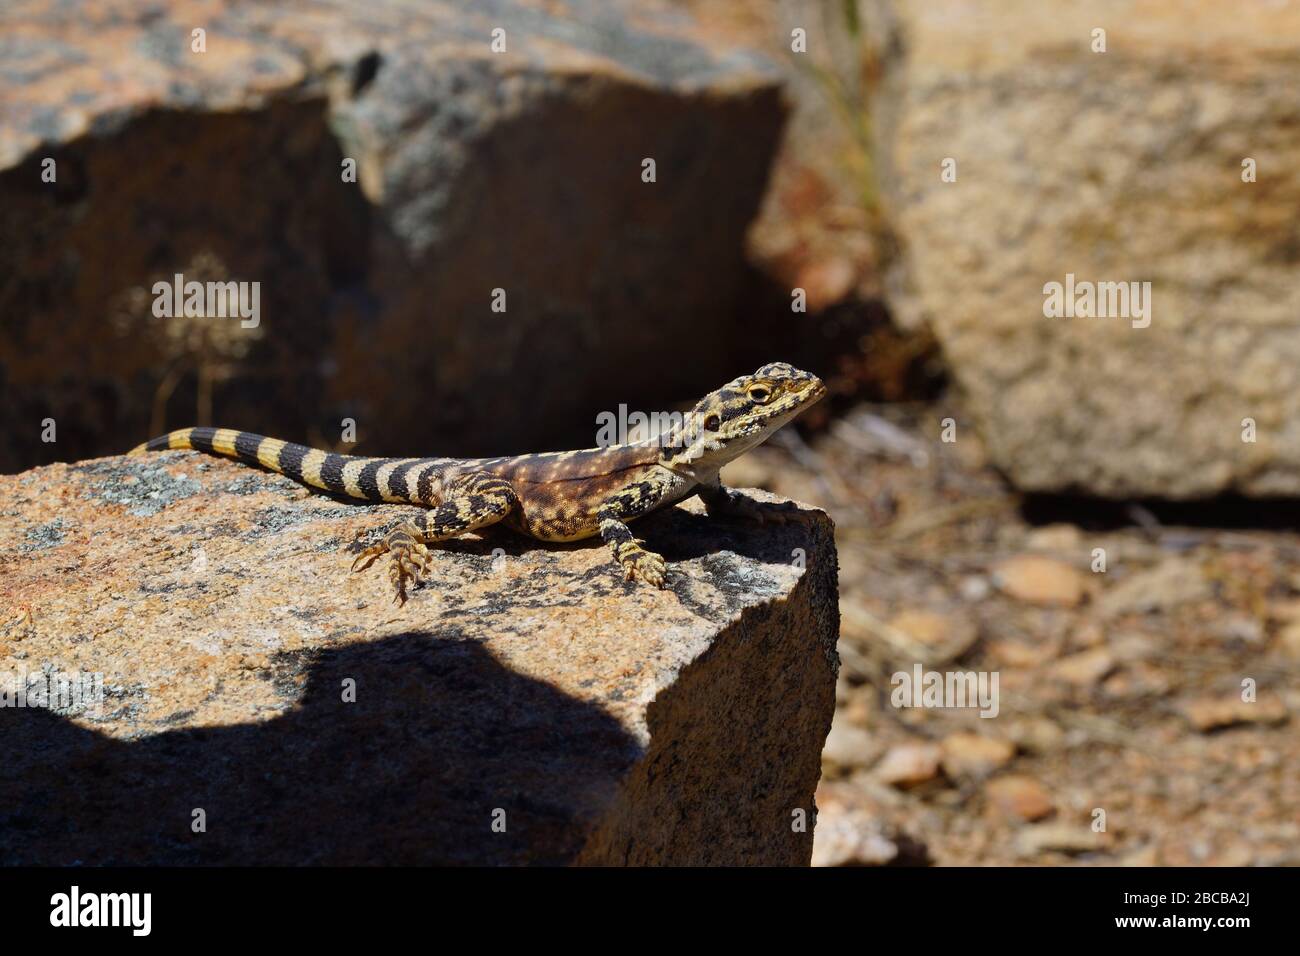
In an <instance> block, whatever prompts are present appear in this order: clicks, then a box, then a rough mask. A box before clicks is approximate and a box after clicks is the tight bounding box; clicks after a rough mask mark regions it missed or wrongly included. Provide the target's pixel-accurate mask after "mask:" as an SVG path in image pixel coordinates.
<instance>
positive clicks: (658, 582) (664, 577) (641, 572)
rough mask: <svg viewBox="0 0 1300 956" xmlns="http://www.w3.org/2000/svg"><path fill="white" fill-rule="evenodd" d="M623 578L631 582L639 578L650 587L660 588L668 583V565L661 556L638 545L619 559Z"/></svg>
mask: <svg viewBox="0 0 1300 956" xmlns="http://www.w3.org/2000/svg"><path fill="white" fill-rule="evenodd" d="M619 563H620V564H622V565H623V576H624V577H625V578H627V580H629V581H632V580H635V579H637V578H640V579H641V580H642V581H644V582H645V583H646V584H648V585H650V586H651V587H656V588H662V587H664V586H665V585H666V584H667V583H668V565H667V563H666V562H665V561H664V559H663V555H661V554H655V553H654V552H653V551H647V550H645V549H644V548H642V547H640V546H639V545H638V546H637V547H636V549H635V550H629V551H628V552H627V553H626V554H624V555H623V556H622V557H620V558H619Z"/></svg>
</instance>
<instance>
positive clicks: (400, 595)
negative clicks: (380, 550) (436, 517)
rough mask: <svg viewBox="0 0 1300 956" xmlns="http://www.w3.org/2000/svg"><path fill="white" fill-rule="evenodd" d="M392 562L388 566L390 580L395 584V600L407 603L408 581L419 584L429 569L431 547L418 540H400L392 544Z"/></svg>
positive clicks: (399, 602)
mask: <svg viewBox="0 0 1300 956" xmlns="http://www.w3.org/2000/svg"><path fill="white" fill-rule="evenodd" d="M389 550H390V551H391V552H392V555H393V559H392V563H391V564H389V566H388V580H389V581H390V582H392V585H393V600H394V601H396V602H397V603H398V604H399V605H401V604H405V603H406V582H407V581H414V582H415V583H416V584H419V583H420V582H421V581H422V580H423V579H424V575H425V573H426V572H427V571H428V570H429V564H430V557H429V549H428V548H426V547H425V546H424V545H423V544H421V543H420V542H418V541H410V542H406V541H403V542H399V543H397V544H394V545H392V546H391V547H390V548H389Z"/></svg>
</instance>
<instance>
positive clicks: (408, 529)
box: [352, 523, 432, 604]
mask: <svg viewBox="0 0 1300 956" xmlns="http://www.w3.org/2000/svg"><path fill="white" fill-rule="evenodd" d="M419 534H420V530H419V529H418V528H416V527H415V526H414V525H411V524H409V523H408V524H406V525H403V526H402V527H400V528H398V529H397V530H395V531H393V532H391V533H390V534H389V535H387V536H386V537H385V538H384V540H383V541H380V542H379V543H378V544H373V545H371V546H370V547H368V548H366V549H365V550H364V551H362V552H361V553H360V554H358V555H357V557H356V560H354V561H353V562H352V570H353V571H364V570H366V569H367V568H369V567H370V566H371V565H372V564H374V563H375V559H376V558H378V557H379V556H380V555H383V554H388V555H391V561H390V563H389V565H388V580H389V581H390V582H391V583H392V585H393V600H394V601H395V602H396V603H398V604H405V603H406V586H407V583H408V582H414V583H416V584H419V583H420V582H421V581H422V580H423V578H424V575H425V574H426V573H428V571H429V568H430V566H431V565H432V556H431V555H430V554H429V549H428V548H426V547H425V546H424V543H423V542H421V541H420V540H419V537H418V535H419Z"/></svg>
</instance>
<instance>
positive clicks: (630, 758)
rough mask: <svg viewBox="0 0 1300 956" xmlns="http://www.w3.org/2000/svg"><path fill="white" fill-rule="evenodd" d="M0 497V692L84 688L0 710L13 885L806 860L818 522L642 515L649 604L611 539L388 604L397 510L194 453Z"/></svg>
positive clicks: (823, 708)
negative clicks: (53, 869) (379, 540)
mask: <svg viewBox="0 0 1300 956" xmlns="http://www.w3.org/2000/svg"><path fill="white" fill-rule="evenodd" d="M759 494H761V493H759ZM0 501H3V502H4V505H3V509H2V510H0V605H2V608H3V613H4V623H3V624H0V680H3V681H4V682H6V683H5V686H4V687H3V688H0V689H3V690H6V691H7V692H9V693H16V684H17V682H18V680H19V679H20V676H21V678H22V679H23V680H24V681H25V682H26V683H27V684H28V685H30V684H31V680H32V677H33V675H37V676H39V675H41V674H46V675H79V674H94V675H99V676H98V678H97V680H98V681H99V682H100V686H101V687H102V695H101V696H102V701H99V702H95V701H93V700H91V701H84V700H83V701H80V702H77V701H73V702H71V703H70V704H69V705H68V706H63V707H57V706H56V707H55V708H54V709H48V708H38V707H25V708H15V707H6V708H0V749H3V751H4V753H5V754H6V773H5V775H4V779H5V783H3V784H0V859H3V860H4V862H8V863H18V862H23V863H48V864H66V863H71V862H74V861H80V862H82V863H87V864H100V863H142V862H157V863H444V862H462V863H499V864H505V863H525V862H527V863H564V862H586V863H623V862H637V863H655V862H663V863H670V862H675V863H703V862H723V863H726V862H737V863H739V862H758V863H763V862H767V863H807V862H808V860H809V857H810V855H811V850H812V822H813V818H814V809H813V803H812V795H813V790H814V788H815V786H816V784H817V780H818V774H819V753H820V750H821V747H822V743H823V741H824V739H825V736H826V733H827V730H828V729H829V725H830V717H831V712H832V710H833V707H834V679H835V677H834V675H835V671H836V668H837V658H836V655H835V641H836V637H837V633H838V612H837V609H836V594H835V582H836V556H835V550H834V545H833V543H832V538H831V525H830V522H829V520H828V519H826V517H825V516H824V515H822V514H821V513H819V512H811V511H810V512H809V520H808V521H807V522H805V523H799V524H794V525H787V526H778V527H766V526H763V527H760V526H757V525H752V524H747V523H743V522H730V521H727V522H723V521H712V520H709V519H707V518H706V517H704V516H703V515H702V514H701V513H700V509H699V507H698V503H692V504H691V505H688V506H683V507H678V508H674V509H671V510H670V511H668V512H665V513H663V514H661V515H653V516H651V517H649V518H647V519H646V520H644V521H643V522H640V523H638V525H637V533H638V535H639V536H641V537H645V538H646V539H647V540H648V542H649V543H650V546H651V547H654V548H656V549H658V550H660V551H662V553H663V554H664V555H665V556H666V557H667V559H668V560H669V562H670V568H671V571H672V578H671V586H670V587H669V588H668V589H667V590H664V591H656V590H652V589H650V588H647V587H644V586H638V585H635V584H632V583H628V582H625V581H624V580H623V579H622V576H621V574H620V573H619V572H618V570H617V569H616V568H615V567H614V565H613V564H612V563H611V562H610V560H609V557H608V553H607V549H606V548H605V547H604V545H603V544H601V543H599V542H593V543H588V544H579V545H572V546H561V547H550V546H542V545H539V544H538V543H536V542H532V541H528V540H525V539H522V538H519V537H515V536H513V535H511V534H510V533H508V532H505V531H502V532H499V533H497V532H493V533H490V534H488V535H486V536H485V537H483V538H476V537H468V538H465V539H461V540H458V541H454V542H451V543H449V544H448V545H446V546H441V547H438V548H435V549H433V551H434V565H433V570H432V573H431V576H430V582H429V583H427V584H426V585H424V586H422V587H419V588H417V589H415V590H414V591H413V593H412V596H411V599H410V601H409V602H408V603H407V604H406V605H405V607H402V608H399V607H397V606H395V605H394V604H392V602H391V594H390V590H389V584H388V581H387V577H386V574H385V573H384V568H383V567H382V565H381V564H377V565H376V566H375V567H374V568H372V569H371V570H370V571H369V572H366V573H357V574H350V573H349V572H348V566H349V564H350V561H351V555H350V554H349V553H348V549H349V547H350V546H352V545H353V542H354V541H355V540H356V539H357V538H358V536H360V537H361V538H362V539H363V540H369V539H370V537H371V535H372V534H373V533H374V532H375V531H376V529H379V528H382V527H387V526H389V525H391V524H393V523H395V522H396V521H398V520H401V519H402V518H403V517H404V516H405V515H407V514H409V512H410V509H409V508H404V507H401V506H395V505H392V506H365V505H355V504H349V503H344V502H341V501H336V500H334V499H331V498H328V497H325V496H321V495H317V494H313V493H310V492H308V491H306V490H305V489H303V488H301V487H299V486H298V485H296V484H294V483H293V482H291V481H289V480H288V479H285V478H282V477H280V476H275V475H269V474H265V473H262V472H260V471H256V470H253V469H249V468H246V467H243V466H241V465H238V464H235V463H232V462H227V461H224V460H219V459H214V458H210V457H205V456H202V455H199V454H196V453H190V452H169V453H163V454H160V455H152V456H146V457H141V458H125V457H116V458H105V459H99V460H94V461H87V462H82V463H78V464H74V465H52V466H48V467H44V468H39V469H35V470H33V471H30V472H26V473H24V474H21V475H17V476H5V477H0ZM23 675H25V676H23ZM353 688H355V693H354V694H353V693H352V690H353ZM352 696H354V697H355V701H354V702H353V701H350V700H349V699H348V698H350V697H352ZM92 697H93V695H92ZM196 811H202V814H201V817H202V819H203V821H204V823H205V826H206V830H205V832H199V833H196V832H194V831H193V828H192V827H193V824H194V820H195V819H196ZM800 811H802V812H803V817H804V818H805V819H806V821H807V825H806V828H804V829H803V830H802V831H800V830H799V828H798V827H795V826H792V821H794V820H796V819H798V818H799V816H800ZM494 822H496V823H497V825H498V829H499V828H500V825H501V823H502V822H503V823H504V832H496V831H494V829H493V824H494Z"/></svg>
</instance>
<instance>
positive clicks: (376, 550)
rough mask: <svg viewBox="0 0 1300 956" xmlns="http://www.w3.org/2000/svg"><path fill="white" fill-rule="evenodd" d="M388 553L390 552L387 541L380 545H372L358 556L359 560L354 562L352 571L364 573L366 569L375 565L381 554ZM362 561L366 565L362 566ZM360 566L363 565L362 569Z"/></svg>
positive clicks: (381, 542)
mask: <svg viewBox="0 0 1300 956" xmlns="http://www.w3.org/2000/svg"><path fill="white" fill-rule="evenodd" d="M387 551H388V542H387V541H380V542H379V543H378V544H372V545H371V546H370V547H368V548H366V549H365V550H364V551H362V552H361V553H360V554H358V555H357V559H356V560H355V561H353V562H352V570H353V571H364V570H365V569H366V568H368V567H370V566H371V565H372V564H374V563H375V558H377V557H379V556H380V555H381V554H384V553H385V552H387ZM362 561H364V562H365V564H361V562H362ZM359 564H360V565H361V567H357V565H359Z"/></svg>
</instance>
